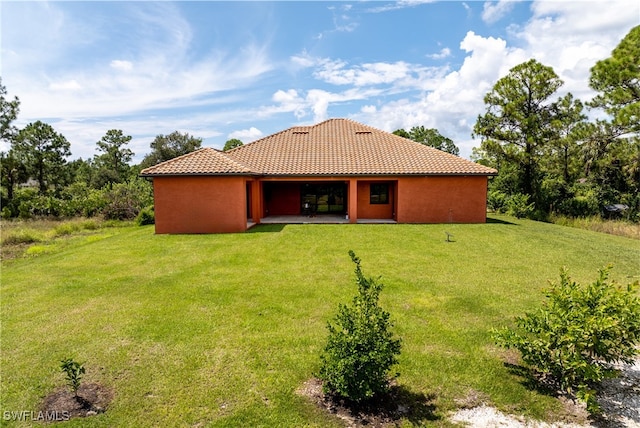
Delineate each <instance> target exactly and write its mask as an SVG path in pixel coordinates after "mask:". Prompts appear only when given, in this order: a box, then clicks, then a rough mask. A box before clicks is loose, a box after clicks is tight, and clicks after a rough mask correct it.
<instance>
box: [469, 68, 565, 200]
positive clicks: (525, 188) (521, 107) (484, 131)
mask: <svg viewBox="0 0 640 428" xmlns="http://www.w3.org/2000/svg"><path fill="white" fill-rule="evenodd" d="M562 83H563V82H562V80H560V78H559V77H558V76H557V75H556V73H555V72H554V71H553V69H552V68H551V67H547V66H545V65H542V64H540V63H539V62H537V61H536V60H534V59H532V60H529V61H527V62H525V63H522V64H520V65H517V66H515V67H514V68H512V69H511V70H510V71H509V74H508V75H507V76H505V77H503V78H501V79H500V80H498V82H497V83H496V84H495V85H494V87H493V89H492V90H491V91H490V92H489V93H487V94H486V95H485V97H484V102H485V104H486V105H487V111H486V113H485V114H484V115H482V116H478V120H477V122H476V124H475V126H474V129H473V134H474V137H475V136H480V137H481V138H482V142H481V150H482V151H483V153H484V155H485V156H486V157H488V158H490V159H493V160H494V162H496V163H500V162H508V163H515V164H516V165H517V166H518V170H519V171H521V173H520V177H519V183H518V185H519V192H520V193H522V194H525V195H528V196H531V197H532V199H533V202H534V203H535V205H536V207H537V208H541V206H540V203H541V199H542V198H541V188H540V175H541V174H540V173H541V171H540V159H541V157H542V155H543V153H544V151H543V149H544V148H545V145H546V144H547V143H548V142H549V141H550V140H553V139H554V138H557V135H558V129H557V127H554V123H556V121H557V120H558V116H559V113H558V112H557V105H554V104H553V103H552V102H550V101H549V99H550V97H551V96H552V95H553V94H554V93H555V92H556V90H557V89H558V88H559V87H560V86H561V85H562ZM564 126H568V125H567V124H565V125H564Z"/></svg>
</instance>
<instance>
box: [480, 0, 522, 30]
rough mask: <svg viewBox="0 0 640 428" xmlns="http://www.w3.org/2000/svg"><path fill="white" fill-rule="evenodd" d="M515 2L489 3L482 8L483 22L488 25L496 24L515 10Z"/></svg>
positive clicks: (511, 0)
mask: <svg viewBox="0 0 640 428" xmlns="http://www.w3.org/2000/svg"><path fill="white" fill-rule="evenodd" d="M514 5H515V2H514V0H499V1H497V2H493V1H487V2H485V3H484V6H483V8H482V20H483V21H484V22H486V23H487V24H494V23H496V22H498V21H500V20H501V19H502V18H504V17H505V16H506V15H508V14H509V12H511V11H512V10H513V7H514Z"/></svg>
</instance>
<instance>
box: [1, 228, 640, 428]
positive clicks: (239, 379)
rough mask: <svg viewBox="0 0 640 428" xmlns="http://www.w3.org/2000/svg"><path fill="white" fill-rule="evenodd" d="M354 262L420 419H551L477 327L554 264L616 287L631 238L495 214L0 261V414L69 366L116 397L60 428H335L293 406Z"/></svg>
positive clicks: (524, 295) (118, 245)
mask: <svg viewBox="0 0 640 428" xmlns="http://www.w3.org/2000/svg"><path fill="white" fill-rule="evenodd" d="M445 231H447V232H450V233H452V234H453V240H454V241H455V242H445V239H446V235H445ZM350 249H353V250H354V251H355V252H356V254H357V255H358V256H359V257H361V259H362V267H363V269H364V272H365V274H366V275H368V276H378V275H382V282H383V283H384V284H385V289H384V290H383V292H382V295H381V304H382V306H383V307H384V308H385V309H387V310H388V311H389V312H391V315H392V318H393V320H394V321H395V331H396V333H397V334H398V335H399V336H400V337H401V338H402V340H403V349H402V355H401V357H400V360H401V363H400V365H399V367H398V369H399V371H400V372H401V376H400V377H399V379H398V380H399V383H400V384H402V385H403V386H405V387H406V388H407V389H409V390H410V391H411V392H414V393H424V394H426V395H428V396H434V397H435V398H434V401H433V404H434V405H435V406H436V416H438V417H439V418H440V419H439V420H436V421H424V422H425V423H426V424H433V425H436V426H446V425H448V422H447V421H446V415H447V413H448V412H449V411H451V410H455V408H456V399H460V398H464V397H465V396H467V395H468V394H469V393H470V392H473V391H475V392H478V393H479V394H481V396H485V397H486V399H487V401H488V403H489V404H492V405H495V406H497V407H498V408H499V409H501V410H503V411H506V412H510V413H518V414H524V415H527V416H530V417H535V418H539V419H545V420H555V419H557V418H558V417H560V415H561V414H562V412H563V409H562V406H561V405H560V403H559V402H558V401H557V400H555V399H553V398H552V397H549V396H545V395H542V394H540V393H538V392H535V391H530V390H528V389H527V388H526V387H525V386H524V385H523V382H522V379H520V378H518V377H517V376H515V375H514V374H512V373H510V372H509V370H508V368H506V367H505V366H504V364H503V362H504V358H505V351H503V350H501V349H499V348H497V347H496V346H494V345H493V343H492V340H491V338H490V334H489V329H490V328H491V327H496V326H501V325H504V324H506V323H509V322H510V321H511V320H512V318H513V317H514V316H515V315H520V314H522V313H523V312H524V311H525V310H528V309H531V308H533V307H534V306H536V305H538V304H539V303H540V302H541V300H542V293H541V290H542V289H543V288H544V287H546V285H547V281H548V280H549V279H551V280H556V279H557V278H558V277H559V275H558V274H559V270H560V267H561V266H567V267H568V268H569V270H570V273H571V274H572V276H573V277H574V278H575V279H576V280H578V281H585V282H586V281H591V280H593V279H595V277H596V272H597V269H598V268H599V267H602V266H604V265H607V264H610V263H611V264H613V265H614V270H613V272H612V277H613V278H615V279H616V280H618V281H619V282H624V283H628V282H632V281H635V280H638V279H640V241H638V240H633V239H628V238H622V237H616V236H611V235H605V234H599V233H595V232H589V231H584V230H579V229H572V228H568V227H562V226H555V225H551V224H544V223H537V222H532V221H527V220H515V219H512V218H509V217H494V218H493V219H491V222H490V223H488V224H480V225H288V226H274V225H271V226H259V227H255V228H254V229H252V230H251V231H250V232H248V233H243V234H226V235H154V233H153V227H126V228H118V229H108V230H106V229H105V230H98V231H95V234H92V235H88V236H87V235H82V236H76V237H73V238H67V241H65V245H62V246H58V247H54V250H52V251H48V252H43V253H40V254H39V255H37V256H31V257H25V258H18V259H15V260H10V261H6V262H4V263H3V264H2V286H1V294H0V299H1V301H0V304H1V310H2V312H1V322H2V324H1V325H2V332H1V346H2V357H1V358H2V360H1V362H2V366H1V370H2V372H1V374H2V379H1V389H0V392H1V396H0V406H1V407H0V412H5V411H21V410H38V405H39V403H40V401H41V400H42V398H43V397H44V396H45V395H46V394H48V393H49V392H51V391H52V390H53V389H54V388H56V387H58V386H61V385H63V384H64V378H63V374H62V373H61V372H60V369H59V362H60V360H61V359H63V358H66V357H73V358H75V359H76V360H78V361H80V362H84V363H85V366H86V368H87V374H86V376H85V381H86V382H99V383H101V384H103V385H106V386H108V387H110V388H112V389H113V391H114V400H113V402H112V403H111V406H110V407H109V409H108V411H107V412H106V413H104V414H100V415H98V416H94V417H91V418H87V419H84V420H72V421H71V422H67V423H65V425H64V426H69V427H72V426H83V427H85V426H110V427H111V426H138V427H145V426H149V427H151V426H219V427H228V426H269V427H270V426H274V427H275V426H277V427H287V426H289V427H301V426H318V427H329V426H343V423H342V422H341V421H340V420H339V419H337V418H334V417H332V416H327V415H325V414H324V413H323V412H322V411H320V410H318V409H317V408H316V407H315V406H314V405H313V404H311V403H310V402H309V401H308V400H307V399H305V398H303V397H300V396H298V395H297V394H296V393H295V391H296V389H298V388H299V387H300V386H301V385H302V384H303V383H304V382H305V381H306V380H307V379H309V378H310V377H311V376H312V373H313V372H314V371H315V370H317V369H318V355H319V352H320V350H321V349H322V347H323V345H324V343H325V339H326V336H327V330H326V323H327V321H328V320H330V319H331V318H332V317H333V316H334V314H335V313H336V309H337V305H338V303H347V302H349V301H350V299H351V297H352V296H353V295H354V294H355V292H356V287H355V284H354V274H353V269H354V265H353V264H352V263H351V260H350V259H349V256H348V254H347V252H348V250H350ZM0 423H3V424H10V423H9V422H7V421H4V420H3V421H2V422H0ZM11 424H12V423H11ZM407 424H409V422H407ZM16 425H19V424H18V423H16Z"/></svg>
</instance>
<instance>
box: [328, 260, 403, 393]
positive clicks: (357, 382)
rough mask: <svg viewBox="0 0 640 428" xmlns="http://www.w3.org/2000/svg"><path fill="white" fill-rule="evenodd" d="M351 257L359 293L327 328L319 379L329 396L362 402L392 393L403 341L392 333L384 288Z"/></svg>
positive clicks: (341, 306) (342, 307) (339, 309)
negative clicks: (382, 303)
mask: <svg viewBox="0 0 640 428" xmlns="http://www.w3.org/2000/svg"><path fill="white" fill-rule="evenodd" d="M349 255H350V256H351V260H352V261H353V262H354V263H355V265H356V270H355V273H356V283H357V284H358V294H357V295H356V296H355V297H354V298H353V302H352V305H351V306H347V305H343V304H340V306H339V307H338V314H337V315H336V317H335V318H334V323H333V324H332V323H331V322H330V323H328V325H327V328H328V329H329V337H328V339H327V344H326V346H325V348H324V351H323V353H322V354H321V355H320V362H321V366H320V372H319V373H318V377H319V378H320V379H321V380H322V381H323V390H324V392H325V393H330V394H334V395H337V396H340V397H343V398H346V399H348V400H351V401H354V402H361V401H363V400H367V399H369V398H372V397H373V396H375V395H377V394H380V393H384V392H387V391H388V389H389V380H390V376H389V371H390V369H391V367H392V366H393V365H395V364H397V362H398V359H397V356H398V355H399V354H400V343H401V342H400V339H396V338H394V336H393V333H392V332H391V330H390V329H391V327H392V326H393V324H392V323H391V322H390V320H389V318H390V315H389V312H387V311H385V310H383V309H382V308H381V307H380V306H379V305H378V297H379V295H380V291H381V290H382V287H383V285H382V284H381V283H379V282H378V281H377V280H375V279H373V278H366V277H365V276H364V274H363V273H362V269H361V267H360V259H359V258H358V257H356V255H355V254H354V252H353V251H349ZM395 376H398V373H396V374H395ZM395 376H394V377H395Z"/></svg>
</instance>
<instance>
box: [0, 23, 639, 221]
mask: <svg viewBox="0 0 640 428" xmlns="http://www.w3.org/2000/svg"><path fill="white" fill-rule="evenodd" d="M639 64H640V26H637V27H635V28H633V29H632V30H631V31H630V32H629V33H628V34H627V35H626V36H625V37H624V39H623V40H622V41H621V42H620V43H619V44H618V46H617V47H616V48H615V49H614V50H613V52H612V54H611V57H609V58H607V59H604V60H602V61H599V62H597V63H596V64H595V65H594V66H593V67H592V69H591V75H590V79H589V86H590V87H591V89H593V90H594V91H595V92H596V96H595V97H594V98H593V99H592V100H590V101H588V102H586V103H583V102H582V101H580V100H579V99H576V98H574V96H573V95H572V94H571V93H568V94H566V95H564V96H562V97H559V96H557V92H558V90H559V89H560V88H561V86H562V85H563V82H562V80H561V79H560V78H559V77H558V75H557V74H556V73H555V71H554V70H553V68H551V67H549V66H546V65H543V64H541V63H539V62H538V61H536V60H535V59H531V60H529V61H527V62H524V63H522V64H519V65H517V66H516V67H514V68H512V69H511V70H510V71H509V73H508V74H507V75H506V76H504V77H502V78H501V79H499V80H498V81H497V82H496V83H495V85H494V86H493V88H492V89H491V91H489V92H488V93H487V94H486V95H485V97H484V103H485V106H486V111H485V112H484V114H481V115H479V116H478V118H477V121H476V123H475V126H474V128H473V136H474V138H475V137H479V138H480V147H478V148H475V149H474V150H473V155H472V159H473V160H475V161H476V162H479V163H482V164H484V165H487V166H490V167H494V168H496V169H497V170H498V175H497V176H496V177H494V178H492V179H491V180H490V183H489V192H488V205H489V208H491V209H493V210H495V211H498V212H508V213H510V214H513V215H516V216H518V217H522V216H526V217H531V218H536V219H541V220H546V219H548V218H549V216H551V215H556V214H560V215H566V216H571V217H580V216H592V215H602V216H618V217H624V218H626V219H629V220H632V221H640V195H639V194H640V65H639ZM6 94H7V91H6V88H5V87H4V86H3V85H2V80H1V78H0V139H1V140H2V141H4V142H5V143H7V145H8V146H9V147H10V148H9V150H8V151H6V152H1V153H0V184H1V186H2V189H1V190H2V191H1V200H0V203H1V206H2V216H3V218H11V217H30V216H36V215H52V216H74V215H83V216H93V215H97V214H102V215H104V216H105V217H107V218H132V217H135V215H137V213H138V212H140V210H142V209H143V208H144V207H147V206H152V204H153V193H152V186H151V184H150V183H149V182H148V181H147V180H145V179H142V178H140V177H139V173H140V171H141V170H142V169H144V168H146V167H149V166H152V165H155V164H158V163H160V162H163V161H166V160H169V159H172V158H174V157H176V156H181V155H184V154H186V153H189V152H192V151H194V150H197V149H199V148H200V147H201V144H202V139H201V138H196V137H193V136H191V135H189V134H188V133H180V132H178V131H176V132H173V133H171V134H168V135H158V136H157V137H156V138H155V139H154V140H153V141H152V142H151V144H150V148H151V152H150V153H149V154H147V155H146V156H145V157H144V159H143V160H142V162H141V163H140V164H138V165H130V164H131V160H132V159H133V156H134V153H133V152H132V151H131V149H129V148H128V144H129V142H130V141H131V136H129V135H125V134H124V132H123V131H122V130H119V129H111V130H109V131H107V132H106V134H105V135H104V136H103V137H102V138H101V139H100V141H98V142H96V154H95V155H94V156H93V158H90V159H85V160H83V159H77V160H73V161H70V162H69V161H67V158H68V157H69V156H70V155H71V152H70V144H69V142H68V141H67V139H66V138H65V137H64V136H63V135H61V134H60V133H58V132H56V131H55V130H54V129H53V128H52V127H51V126H50V125H49V124H47V123H44V122H41V121H36V122H33V123H29V124H28V125H27V126H25V127H24V128H23V129H17V128H16V127H15V126H14V124H13V123H14V121H15V120H16V119H17V117H18V114H19V108H20V101H19V99H18V98H17V97H14V98H13V99H12V100H11V99H8V98H7V96H6ZM589 116H591V118H590V117H589ZM394 134H396V135H399V136H402V137H405V138H409V139H411V140H414V141H417V142H419V143H422V144H426V145H429V146H432V147H435V148H437V149H439V150H442V151H445V152H448V153H451V154H453V155H458V154H459V149H458V147H456V145H455V144H454V143H453V141H452V140H451V139H449V138H447V137H444V136H443V135H441V134H440V133H439V132H438V130H437V129H428V128H425V127H423V126H416V127H413V128H411V129H410V130H409V131H405V130H404V129H398V130H396V131H394ZM241 145H242V141H240V140H237V139H231V140H229V141H227V142H226V144H225V147H224V150H225V151H226V150H232V149H234V148H235V147H238V146H241Z"/></svg>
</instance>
